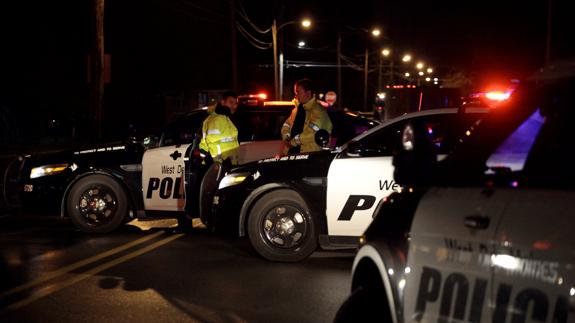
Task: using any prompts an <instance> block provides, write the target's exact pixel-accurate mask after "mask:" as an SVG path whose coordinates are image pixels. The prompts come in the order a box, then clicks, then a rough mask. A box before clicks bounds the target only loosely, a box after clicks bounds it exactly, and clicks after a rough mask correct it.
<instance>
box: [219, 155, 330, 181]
mask: <svg viewBox="0 0 575 323" xmlns="http://www.w3.org/2000/svg"><path fill="white" fill-rule="evenodd" d="M336 155H337V153H336V152H335V151H329V150H328V151H325V150H324V151H318V152H312V153H301V154H297V155H289V156H278V157H270V158H265V159H260V160H258V161H255V162H251V163H247V164H244V165H242V166H239V167H237V168H235V169H233V170H231V171H230V172H229V174H232V173H249V174H251V175H252V176H254V174H256V175H255V176H256V177H258V176H265V177H267V178H268V179H270V180H272V179H273V180H284V181H290V180H296V179H298V178H302V177H326V176H327V172H328V170H329V165H330V164H331V162H332V160H333V159H334V158H335V156H336Z"/></svg>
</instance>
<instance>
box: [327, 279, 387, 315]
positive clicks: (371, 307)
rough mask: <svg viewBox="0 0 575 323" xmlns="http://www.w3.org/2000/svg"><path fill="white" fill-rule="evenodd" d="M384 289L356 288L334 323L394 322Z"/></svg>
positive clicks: (339, 311)
mask: <svg viewBox="0 0 575 323" xmlns="http://www.w3.org/2000/svg"><path fill="white" fill-rule="evenodd" d="M387 309H388V305H387V301H386V297H385V291H384V290H383V288H364V287H359V288H356V289H355V290H354V291H353V293H351V295H350V296H349V297H348V298H347V300H346V301H345V302H344V303H343V304H342V305H341V307H340V308H339V310H338V311H337V314H336V316H335V319H334V320H333V322H334V323H348V322H390V323H391V322H392V319H391V317H390V312H389V310H387Z"/></svg>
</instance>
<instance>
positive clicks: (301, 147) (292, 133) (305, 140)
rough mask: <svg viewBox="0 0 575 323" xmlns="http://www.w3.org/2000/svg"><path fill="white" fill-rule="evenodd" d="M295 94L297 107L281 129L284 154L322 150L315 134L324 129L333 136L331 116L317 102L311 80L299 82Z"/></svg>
mask: <svg viewBox="0 0 575 323" xmlns="http://www.w3.org/2000/svg"><path fill="white" fill-rule="evenodd" d="M294 92H295V104H296V107H295V108H294V109H293V110H292V112H291V115H290V116H289V117H288V118H287V120H286V121H285V122H284V124H283V126H282V129H281V133H282V138H283V140H284V143H285V148H284V154H286V153H287V154H297V153H300V152H301V153H305V152H311V151H318V150H321V147H320V146H319V145H318V144H317V143H316V142H315V133H316V132H317V131H318V130H320V129H324V130H326V131H327V132H328V133H330V134H331V129H332V124H331V120H330V119H329V115H328V114H327V111H326V110H325V109H324V108H323V106H322V105H321V104H320V103H319V102H318V101H317V99H316V97H315V95H314V93H313V84H312V82H311V80H309V79H302V80H299V81H297V82H296V83H295V86H294Z"/></svg>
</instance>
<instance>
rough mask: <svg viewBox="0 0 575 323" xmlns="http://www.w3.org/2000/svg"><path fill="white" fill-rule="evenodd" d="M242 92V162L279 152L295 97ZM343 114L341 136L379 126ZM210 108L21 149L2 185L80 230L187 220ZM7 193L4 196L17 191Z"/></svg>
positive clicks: (193, 213)
mask: <svg viewBox="0 0 575 323" xmlns="http://www.w3.org/2000/svg"><path fill="white" fill-rule="evenodd" d="M240 99H241V101H240V105H239V106H238V109H237V111H236V113H235V114H234V116H233V118H234V120H233V121H234V123H235V124H236V126H237V128H238V139H239V141H240V148H239V150H240V151H239V160H240V163H247V162H250V161H253V160H258V159H261V158H264V157H269V156H273V155H277V154H279V153H281V151H282V147H283V146H282V143H281V140H280V138H281V134H280V129H281V125H282V124H283V122H284V121H285V119H286V118H287V117H288V116H289V114H290V113H291V110H292V109H293V107H294V106H293V103H292V102H288V101H263V100H261V99H258V98H252V97H251V96H248V97H243V98H240ZM342 114H343V112H342V113H338V114H337V115H335V117H334V119H336V120H338V123H335V122H334V124H335V126H336V127H338V128H339V129H340V130H341V131H340V132H339V135H338V140H340V141H343V140H346V139H347V140H348V139H351V138H352V137H353V136H355V135H357V134H358V133H361V132H363V131H365V130H367V129H369V128H371V127H373V126H375V125H376V123H375V122H373V121H371V120H367V119H365V118H360V117H357V116H353V115H342ZM207 115H208V111H207V109H198V110H195V111H193V112H190V113H189V114H187V115H185V116H183V117H181V118H179V119H177V120H176V121H174V122H172V123H171V124H169V125H168V126H167V127H165V128H164V130H163V131H161V133H159V135H156V136H150V137H147V138H146V140H145V142H144V144H142V143H141V142H138V141H133V140H128V141H121V142H115V143H106V144H102V145H96V146H89V147H81V148H76V149H73V150H64V151H57V152H49V153H33V154H29V155H24V156H21V157H19V159H17V160H14V161H13V162H12V163H11V164H10V167H8V169H6V171H5V172H4V174H5V176H4V177H5V178H4V182H5V183H6V184H5V185H4V188H5V189H9V190H12V191H14V190H17V191H18V193H20V194H18V195H19V196H20V199H21V201H20V202H19V203H20V204H22V205H24V206H26V207H37V208H39V209H50V208H51V207H55V208H59V209H60V211H61V215H62V216H69V217H70V219H71V220H72V222H73V223H74V224H75V225H76V226H77V227H78V228H79V229H80V230H82V231H85V232H109V231H112V230H114V229H116V228H118V226H120V225H121V224H123V223H125V222H127V221H129V220H131V219H134V218H138V219H140V220H146V219H157V218H178V219H180V220H184V222H186V221H185V220H186V219H189V218H190V217H197V216H198V214H197V212H198V210H197V202H198V197H197V196H198V190H199V189H200V185H199V184H200V183H201V180H202V175H203V172H202V169H201V165H200V166H199V165H198V158H199V156H198V155H196V154H195V153H194V152H197V150H194V147H195V145H194V143H197V142H198V141H199V139H200V138H199V134H200V133H201V125H202V122H203V120H204V119H205V117H206V116H207ZM348 130H351V131H352V134H350V133H347V131H348ZM200 164H201V161H200ZM5 193H6V192H5ZM8 193H9V194H3V195H4V196H10V197H12V196H13V195H14V194H12V193H13V192H8ZM11 202H12V204H14V203H16V202H14V201H13V199H11Z"/></svg>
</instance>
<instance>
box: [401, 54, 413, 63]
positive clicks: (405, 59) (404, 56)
mask: <svg viewBox="0 0 575 323" xmlns="http://www.w3.org/2000/svg"><path fill="white" fill-rule="evenodd" d="M401 60H402V61H403V62H404V63H407V62H409V61H411V55H409V54H405V55H403V58H402V59H401Z"/></svg>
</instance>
